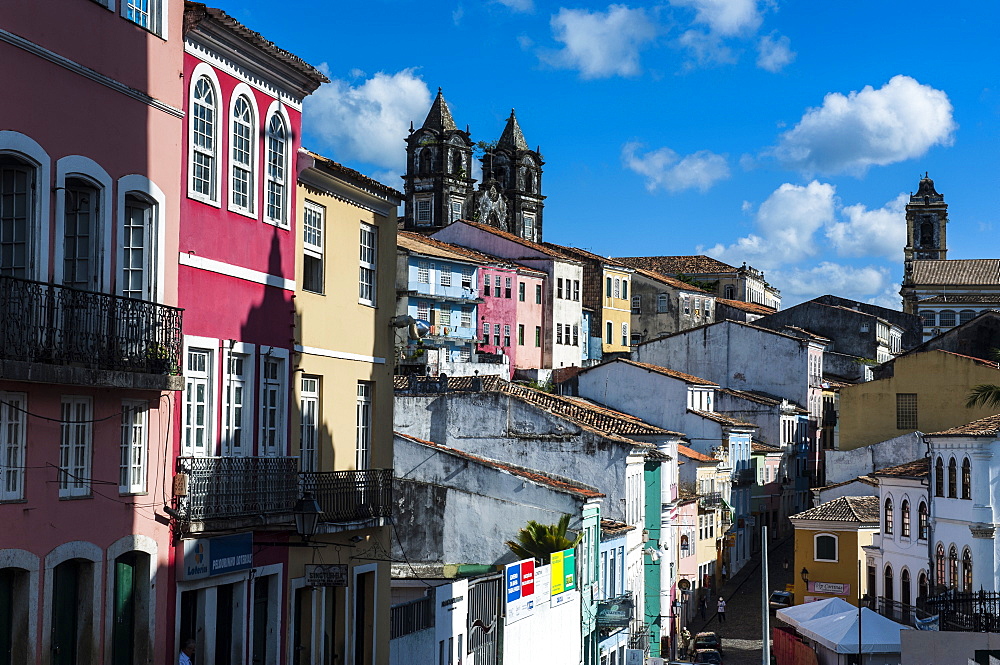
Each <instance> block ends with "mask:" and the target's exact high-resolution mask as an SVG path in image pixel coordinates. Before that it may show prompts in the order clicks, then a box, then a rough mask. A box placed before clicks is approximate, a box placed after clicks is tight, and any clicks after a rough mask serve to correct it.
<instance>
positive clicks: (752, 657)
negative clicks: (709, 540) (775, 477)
mask: <svg viewBox="0 0 1000 665" xmlns="http://www.w3.org/2000/svg"><path fill="white" fill-rule="evenodd" d="M768 557H769V561H768V563H769V565H768V569H769V576H770V579H769V580H768V582H769V584H768V586H769V590H768V593H769V594H770V591H771V590H773V589H784V588H785V584H789V583H791V582H792V576H793V574H794V571H793V570H792V569H793V568H794V562H795V557H794V551H793V540H792V538H787V539H786V540H784V541H783V542H780V543H775V544H772V546H771V549H770V550H769V551H768ZM785 559H787V560H788V562H789V566H788V568H789V569H788V570H787V571H785V570H784V569H783V566H782V563H783V561H784V560H785ZM721 595H722V596H723V597H725V599H726V622H725V623H723V624H720V623H719V620H718V617H717V616H716V613H715V612H714V611H713V612H711V613H710V614H709V615H708V616H707V620H706V621H701V620H700V619H695V620H694V621H692V622H690V623H689V624H688V630H690V631H691V635H694V634H695V633H697V632H700V631H704V630H711V631H714V632H716V633H718V634H719V635H721V636H722V648H723V650H724V654H725V658H724V660H725V664H726V665H762V663H761V659H762V654H763V648H764V647H763V641H762V625H761V571H760V554H759V553H758V554H757V555H755V556H754V557H753V558H751V560H750V562H749V563H747V565H746V566H744V567H743V569H742V570H741V571H740V572H739V573H737V574H736V575H735V576H734V578H733V579H731V580H729V582H727V583H726V584H724V585H723V587H722V592H721ZM715 600H718V597H715V598H714V599H713V602H712V603H710V605H709V607H710V608H712V609H714V608H715V602H714V601H715ZM772 624H773V615H772Z"/></svg>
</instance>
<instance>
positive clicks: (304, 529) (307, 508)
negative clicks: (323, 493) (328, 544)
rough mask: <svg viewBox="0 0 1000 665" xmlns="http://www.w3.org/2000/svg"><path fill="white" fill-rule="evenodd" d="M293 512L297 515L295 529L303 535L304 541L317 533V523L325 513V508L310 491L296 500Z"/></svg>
mask: <svg viewBox="0 0 1000 665" xmlns="http://www.w3.org/2000/svg"><path fill="white" fill-rule="evenodd" d="M292 514H293V515H295V531H296V532H297V533H298V534H299V535H300V536H302V540H303V541H308V540H309V539H310V538H312V537H313V536H315V535H316V525H317V524H319V516H320V515H322V514H323V509H322V508H321V507H320V505H319V502H318V501H317V500H316V499H315V498H313V495H312V494H311V493H310V492H306V493H304V494H303V495H302V497H301V498H300V499H299V500H298V501H296V502H295V507H294V508H292Z"/></svg>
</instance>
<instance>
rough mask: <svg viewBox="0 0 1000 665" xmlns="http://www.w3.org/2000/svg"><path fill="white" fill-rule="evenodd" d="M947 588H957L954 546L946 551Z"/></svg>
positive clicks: (955, 548) (956, 565)
mask: <svg viewBox="0 0 1000 665" xmlns="http://www.w3.org/2000/svg"><path fill="white" fill-rule="evenodd" d="M948 582H949V584H948V588H950V589H957V588H958V548H957V547H955V546H954V545H952V546H951V549H949V550H948Z"/></svg>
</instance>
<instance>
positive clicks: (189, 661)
mask: <svg viewBox="0 0 1000 665" xmlns="http://www.w3.org/2000/svg"><path fill="white" fill-rule="evenodd" d="M193 658H194V639H193V638H190V637H189V638H188V639H186V640H184V646H183V647H181V655H180V657H179V658H178V659H177V665H194V660H193Z"/></svg>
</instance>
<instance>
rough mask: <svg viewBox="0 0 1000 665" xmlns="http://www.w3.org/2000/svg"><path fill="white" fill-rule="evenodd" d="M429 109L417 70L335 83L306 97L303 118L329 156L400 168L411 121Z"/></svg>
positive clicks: (332, 81) (311, 133)
mask: <svg viewBox="0 0 1000 665" xmlns="http://www.w3.org/2000/svg"><path fill="white" fill-rule="evenodd" d="M324 68H325V66H324ZM324 70H325V71H326V69H324ZM331 78H332V77H331ZM430 105H431V93H430V90H429V89H428V88H427V85H426V84H425V83H424V82H423V80H421V79H420V78H419V77H418V76H416V75H415V74H414V70H413V69H404V70H402V71H400V72H397V73H395V74H386V73H384V72H378V73H377V74H375V75H374V76H372V77H371V78H370V79H367V80H365V81H363V82H361V83H360V84H359V85H356V86H352V85H351V83H350V82H348V81H344V80H340V79H333V80H331V81H330V83H325V84H323V85H322V86H320V88H319V89H318V90H317V91H316V92H314V93H313V94H312V95H311V96H309V97H306V100H305V112H304V113H303V114H302V117H303V122H304V123H305V124H306V128H305V131H306V132H307V133H308V134H309V135H310V136H311V137H314V138H316V139H317V140H318V141H319V142H320V143H321V144H322V145H320V146H318V148H319V149H321V150H320V151H321V152H324V154H326V155H327V156H328V157H330V158H332V159H335V160H337V161H361V162H365V163H367V164H372V165H374V166H378V167H381V168H383V169H401V168H402V166H403V160H404V152H403V149H402V145H403V143H402V142H403V139H405V138H406V132H407V129H408V128H409V125H410V121H411V120H414V121H416V122H417V123H419V122H420V121H422V120H423V117H424V115H425V114H426V113H427V109H428V108H430ZM394 186H397V187H398V182H397V184H396V185H394Z"/></svg>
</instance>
